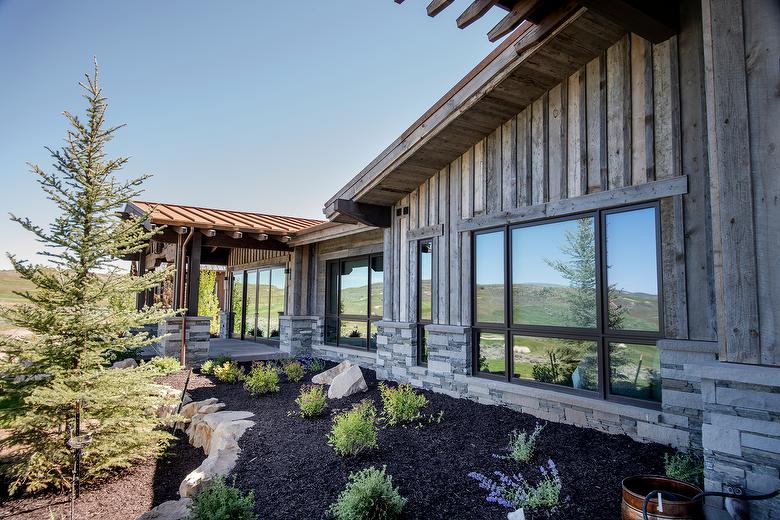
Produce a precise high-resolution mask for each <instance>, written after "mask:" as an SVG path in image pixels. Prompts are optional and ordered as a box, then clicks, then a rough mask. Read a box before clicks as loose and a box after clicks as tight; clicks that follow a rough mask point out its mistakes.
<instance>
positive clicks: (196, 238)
mask: <svg viewBox="0 0 780 520" xmlns="http://www.w3.org/2000/svg"><path fill="white" fill-rule="evenodd" d="M200 237H201V234H200V232H198V231H197V230H196V231H195V233H194V234H193V236H192V244H191V247H192V250H191V252H190V262H189V266H188V268H187V278H188V280H187V316H197V315H198V289H200V242H201V239H200Z"/></svg>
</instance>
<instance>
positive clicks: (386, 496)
mask: <svg viewBox="0 0 780 520" xmlns="http://www.w3.org/2000/svg"><path fill="white" fill-rule="evenodd" d="M386 469H387V468H386V467H382V468H381V469H378V468H375V467H370V468H366V469H364V470H361V471H358V472H356V473H351V474H350V475H349V482H348V483H347V486H346V487H345V488H344V491H342V492H341V494H340V495H339V497H338V499H337V500H336V502H334V503H333V505H331V507H330V509H329V510H328V512H329V513H330V514H331V515H332V516H333V517H334V518H335V519H336V520H369V519H370V520H393V519H396V518H400V517H401V513H402V511H403V508H404V505H406V499H405V498H403V497H402V496H401V494H400V493H399V492H398V488H397V487H394V486H393V477H391V476H390V475H388V474H387V473H386V472H385V470H386Z"/></svg>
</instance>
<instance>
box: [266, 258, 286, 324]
mask: <svg viewBox="0 0 780 520" xmlns="http://www.w3.org/2000/svg"><path fill="white" fill-rule="evenodd" d="M270 273H271V283H270V286H269V287H268V290H269V291H270V299H269V301H270V304H269V306H268V329H267V330H268V337H271V338H278V337H279V316H280V315H281V314H282V313H283V312H284V287H285V282H286V277H287V275H285V273H284V268H282V267H275V268H274V269H271V271H270Z"/></svg>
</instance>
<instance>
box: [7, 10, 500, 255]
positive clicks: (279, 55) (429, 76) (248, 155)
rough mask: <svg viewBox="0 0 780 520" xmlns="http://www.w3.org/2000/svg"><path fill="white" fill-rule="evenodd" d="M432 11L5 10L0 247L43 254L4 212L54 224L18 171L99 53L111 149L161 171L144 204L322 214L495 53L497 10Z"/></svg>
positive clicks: (74, 102)
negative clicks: (113, 133) (112, 129)
mask: <svg viewBox="0 0 780 520" xmlns="http://www.w3.org/2000/svg"><path fill="white" fill-rule="evenodd" d="M426 4H427V2H426V1H421V0H407V1H406V2H404V3H403V4H402V5H397V4H395V3H394V2H393V1H392V0H336V1H333V2H321V1H314V0H310V1H303V2H253V1H252V2H250V1H232V2H217V1H212V2H204V1H165V2H159V1H133V2H98V1H91V0H84V1H78V2H77V1H64V0H59V1H58V0H37V1H34V2H31V1H25V0H0V70H2V71H3V89H2V92H3V95H2V96H0V118H2V125H0V177H1V178H2V180H3V190H0V213H2V216H0V236H2V237H3V247H2V248H0V250H2V251H11V252H14V253H17V254H18V255H19V256H21V257H22V258H31V257H32V256H33V254H34V252H35V251H37V250H38V249H39V245H38V244H36V243H35V242H34V240H33V239H32V238H31V237H30V236H29V235H28V234H26V233H25V232H23V231H21V230H20V229H18V226H16V225H15V224H12V223H10V222H8V220H7V219H6V218H5V214H7V213H8V212H14V213H16V214H19V215H22V216H29V217H31V218H32V219H33V220H34V221H36V222H37V223H40V224H45V223H46V222H49V221H50V220H51V218H52V216H53V212H52V208H51V207H50V205H49V204H48V203H47V201H45V199H44V198H43V195H42V192H40V190H39V189H38V186H37V184H36V183H35V182H34V178H33V177H32V175H30V174H29V173H28V171H27V170H28V169H27V166H26V164H25V163H26V162H28V161H29V162H34V163H38V164H40V165H41V166H42V167H48V166H49V165H50V163H51V161H50V159H49V157H48V156H47V153H46V152H45V150H44V149H43V147H44V146H52V147H57V146H59V145H60V143H61V142H62V141H61V140H62V138H63V136H64V135H65V130H66V123H65V120H64V119H63V118H62V116H61V115H60V114H61V112H62V111H63V110H66V109H67V110H69V111H71V112H75V113H82V112H83V108H84V104H83V100H82V99H81V97H80V94H81V93H80V90H79V88H78V86H77V83H78V81H80V80H81V79H82V77H83V73H84V72H88V71H90V69H91V60H92V56H93V55H95V56H97V58H98V61H99V63H100V67H101V75H102V84H103V87H104V92H105V94H106V95H107V96H108V98H109V103H110V108H109V113H108V119H109V122H110V123H113V124H119V123H126V124H127V125H128V126H127V127H126V128H125V129H123V130H121V131H120V133H119V134H118V136H117V138H116V140H115V142H114V143H113V144H112V146H111V148H110V149H109V151H110V152H112V153H114V154H118V153H121V154H123V155H129V156H131V161H130V163H129V165H128V167H127V169H126V171H125V174H126V175H138V174H141V173H152V174H154V178H153V179H152V180H150V181H149V182H148V184H147V185H146V190H147V192H146V194H145V196H144V197H145V198H147V199H149V200H157V201H167V202H179V203H189V204H194V205H201V206H211V207H229V208H233V209H244V210H252V211H265V212H269V213H283V214H291V215H299V216H305V217H313V218H321V217H322V214H321V209H322V203H323V202H324V201H325V200H327V198H328V197H330V196H331V195H332V194H333V193H335V191H336V190H337V189H338V188H340V187H341V186H342V185H343V184H344V183H345V182H346V181H347V180H348V179H350V178H351V177H352V176H354V175H355V174H356V173H357V172H358V171H359V170H360V169H361V168H363V167H364V166H365V165H366V164H367V163H368V162H369V161H370V160H371V159H373V158H374V157H375V156H376V155H377V154H378V153H379V152H380V151H381V150H382V149H384V148H385V147H386V146H387V145H388V144H390V143H391V142H392V141H393V140H394V139H395V138H396V137H397V136H398V135H399V134H400V133H401V132H402V131H403V130H404V129H405V128H406V127H407V126H408V125H409V124H411V123H412V122H413V121H414V120H415V119H417V117H418V116H419V115H420V114H422V113H423V112H424V111H425V110H426V109H427V108H428V107H429V106H430V105H432V104H433V103H434V102H435V101H436V100H437V99H438V98H439V97H440V96H441V95H442V94H444V93H445V92H446V91H447V90H448V89H449V88H450V87H451V86H452V85H454V84H455V83H456V82H457V81H458V80H459V79H460V78H461V77H462V76H463V75H465V74H466V73H467V72H468V70H470V69H471V68H472V67H473V66H474V65H476V63H478V62H479V60H481V59H482V58H483V57H484V56H485V55H486V54H487V53H488V52H490V50H492V49H493V48H494V44H490V43H489V42H488V41H487V38H486V32H487V31H488V30H489V29H490V28H491V27H492V26H493V25H494V24H495V23H496V22H497V20H498V19H499V18H500V17H501V13H500V12H498V11H496V10H493V11H494V12H491V13H489V14H488V15H487V16H485V17H484V18H483V19H482V20H480V21H479V22H477V23H475V24H474V25H472V26H471V27H469V28H468V29H466V30H464V31H461V30H459V29H457V28H456V27H455V21H454V19H455V17H456V16H457V15H458V14H459V13H460V12H461V11H462V10H463V9H465V7H466V6H467V5H468V4H469V0H458V1H456V2H455V3H454V5H452V6H451V7H449V8H448V9H446V10H445V11H444V12H443V13H441V14H440V15H439V16H437V17H436V18H429V17H428V16H426V15H425V5H426ZM7 267H8V262H7V261H6V259H5V256H4V255H3V257H2V259H0V268H7Z"/></svg>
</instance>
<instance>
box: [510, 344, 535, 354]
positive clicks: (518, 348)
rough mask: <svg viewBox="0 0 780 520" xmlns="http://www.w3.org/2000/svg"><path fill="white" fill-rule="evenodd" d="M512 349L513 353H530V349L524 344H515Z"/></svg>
mask: <svg viewBox="0 0 780 520" xmlns="http://www.w3.org/2000/svg"><path fill="white" fill-rule="evenodd" d="M513 349H514V351H515V354H530V353H531V349H530V348H528V347H526V346H524V345H515V346H514V347H513Z"/></svg>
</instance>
